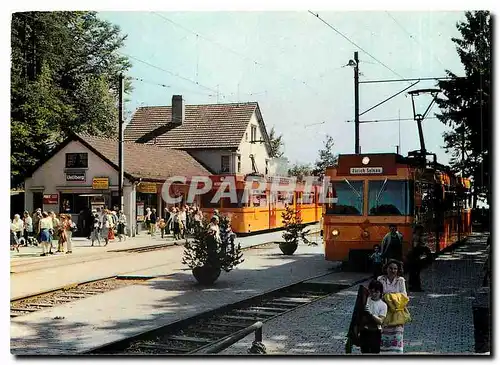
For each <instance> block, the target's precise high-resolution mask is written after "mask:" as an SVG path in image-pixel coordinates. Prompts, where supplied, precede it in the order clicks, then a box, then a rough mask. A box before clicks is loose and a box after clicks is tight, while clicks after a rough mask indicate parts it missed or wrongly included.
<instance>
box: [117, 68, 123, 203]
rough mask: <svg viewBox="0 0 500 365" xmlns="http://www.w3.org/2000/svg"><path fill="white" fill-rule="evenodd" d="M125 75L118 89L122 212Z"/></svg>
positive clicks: (119, 180) (120, 80) (121, 78)
mask: <svg viewBox="0 0 500 365" xmlns="http://www.w3.org/2000/svg"><path fill="white" fill-rule="evenodd" d="M123 80H124V77H123V74H122V73H120V76H119V82H120V85H119V88H118V164H119V168H120V172H119V174H118V195H119V197H120V210H122V211H123V171H124V167H123V160H124V159H123Z"/></svg>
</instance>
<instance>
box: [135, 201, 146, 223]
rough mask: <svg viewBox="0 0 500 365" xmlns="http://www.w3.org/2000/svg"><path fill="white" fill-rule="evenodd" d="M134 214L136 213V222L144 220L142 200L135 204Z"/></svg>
mask: <svg viewBox="0 0 500 365" xmlns="http://www.w3.org/2000/svg"><path fill="white" fill-rule="evenodd" d="M136 213H137V214H136V215H137V221H138V222H143V221H144V202H137V204H136Z"/></svg>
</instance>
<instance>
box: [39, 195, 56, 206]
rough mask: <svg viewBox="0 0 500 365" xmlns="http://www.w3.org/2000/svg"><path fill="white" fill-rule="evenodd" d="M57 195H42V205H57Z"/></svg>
mask: <svg viewBox="0 0 500 365" xmlns="http://www.w3.org/2000/svg"><path fill="white" fill-rule="evenodd" d="M58 203H59V194H43V204H58Z"/></svg>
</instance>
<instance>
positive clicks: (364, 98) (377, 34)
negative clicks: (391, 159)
mask: <svg viewBox="0 0 500 365" xmlns="http://www.w3.org/2000/svg"><path fill="white" fill-rule="evenodd" d="M311 10H312V11H313V12H316V11H315V9H311ZM317 12H318V13H319V15H320V16H321V17H322V18H323V19H325V20H326V21H327V22H328V23H329V24H331V25H332V26H333V27H335V28H336V29H337V30H338V31H340V32H341V33H343V34H344V35H345V36H347V37H348V38H349V39H350V40H352V41H353V42H354V43H356V44H357V45H358V46H360V47H361V48H362V49H363V50H361V49H359V48H357V47H355V46H354V45H353V44H351V43H350V42H349V41H347V40H346V39H345V38H343V37H342V36H340V35H339V34H337V33H336V32H335V31H334V30H332V29H330V28H329V27H327V26H326V25H325V24H323V23H322V22H321V21H320V20H318V19H317V18H315V17H314V16H312V15H311V14H309V13H308V12H307V11H296V12H291V11H289V12H158V13H154V12H101V13H99V14H100V17H101V18H102V19H105V20H108V21H110V22H112V23H114V24H117V25H119V26H120V28H121V29H122V32H123V33H124V34H127V35H128V38H127V40H126V43H125V47H124V48H123V49H122V52H123V53H125V54H127V55H130V56H133V57H135V58H138V59H140V60H141V61H145V62H148V63H150V64H152V65H155V66H157V67H160V68H162V69H163V70H159V69H157V68H154V67H151V66H148V65H146V64H144V63H143V62H140V61H137V60H135V59H131V61H132V64H133V67H132V69H131V70H130V72H129V76H132V77H135V78H141V79H143V80H145V81H147V82H140V81H134V83H133V86H134V91H133V93H132V94H131V95H130V96H129V98H130V101H129V102H128V103H127V104H126V109H127V112H128V117H130V115H131V113H132V112H133V111H134V110H135V109H136V108H137V107H139V106H144V105H170V103H171V96H172V94H182V95H183V96H184V99H185V102H186V103H187V104H208V103H216V102H217V100H219V102H246V101H257V102H259V105H260V108H261V111H262V114H263V117H264V121H265V123H266V125H267V128H268V130H270V129H271V127H273V126H274V127H275V129H276V130H277V131H278V133H280V134H283V137H284V141H285V155H286V156H287V157H288V158H289V159H290V161H292V162H295V161H299V162H310V163H312V162H314V160H315V159H316V158H317V155H318V149H319V148H321V147H322V144H323V140H324V138H325V136H326V135H327V134H330V135H332V136H333V137H334V141H335V146H334V152H335V153H352V152H353V151H354V124H353V123H346V120H352V119H353V118H354V117H353V115H354V86H353V70H352V68H350V67H343V66H345V65H346V64H347V62H348V61H349V59H351V58H353V52H354V51H358V52H359V58H360V61H361V62H360V71H361V73H362V76H361V77H360V80H361V81H363V80H381V79H399V78H401V77H400V76H403V77H404V78H417V77H441V76H444V75H445V72H444V70H445V69H449V70H451V71H453V72H455V73H456V74H458V75H463V68H462V64H461V63H460V60H459V57H458V55H457V53H456V50H455V45H454V43H453V42H452V41H451V38H452V37H459V36H460V35H459V32H458V30H457V29H456V23H457V22H458V21H460V20H463V19H464V14H463V12H461V11H455V12H452V11H449V12H438V11H433V12H422V11H420V12H385V11H378V12H367V11H358V12H341V11H336V12H333V11H317ZM159 15H161V16H162V17H163V18H162V17H160V16H159ZM164 18H166V19H168V20H166V19H164ZM169 20H170V21H169ZM171 21H173V22H175V23H176V24H173V23H172V22H171ZM365 52H366V53H365ZM367 53H369V54H370V55H371V56H373V57H374V58H376V60H374V59H373V58H372V57H370V55H368V54H367ZM377 60H378V61H380V62H382V63H383V64H384V65H385V66H387V67H384V66H383V65H381V64H380V63H378V62H377ZM389 69H390V70H389ZM391 70H392V71H391ZM398 75H400V76H398ZM188 80H190V81H188ZM154 83H158V84H164V85H167V86H169V87H166V88H165V87H160V86H157V85H154ZM406 86H409V83H408V82H406V83H405V82H403V83H385V84H364V85H363V84H362V85H361V86H360V112H363V111H365V110H366V109H368V108H370V107H371V106H373V105H375V104H377V103H378V102H379V101H381V100H383V99H385V98H387V97H389V96H391V95H392V94H394V93H396V92H397V91H400V90H402V89H403V88H405V87H406ZM430 87H434V82H424V81H421V82H420V83H419V84H417V85H416V86H415V87H414V88H430ZM217 90H218V91H219V97H218V98H217ZM429 101H430V99H429V98H428V97H423V99H421V100H420V102H419V104H418V106H419V107H424V108H425V107H426V105H427V104H428V102H429ZM433 111H434V112H437V111H438V109H437V106H435V107H434V109H433ZM398 115H400V116H401V118H412V117H413V115H412V104H411V98H410V97H409V96H406V93H403V94H401V95H399V96H397V97H396V98H394V99H392V100H391V101H389V102H388V103H386V104H384V105H383V106H381V107H378V108H377V109H375V110H373V111H371V112H369V113H367V114H366V115H364V116H362V117H361V120H377V119H394V118H398ZM431 115H433V113H431ZM399 126H400V132H399ZM445 130H446V127H445V126H444V125H442V124H441V123H440V122H439V121H438V120H437V119H428V120H426V121H424V135H425V139H426V147H427V149H428V150H431V151H433V152H436V153H437V154H438V160H439V161H440V162H442V163H447V162H448V156H447V155H446V153H445V151H444V149H442V148H441V146H442V145H443V139H442V133H443V131H445ZM399 133H400V134H401V146H402V152H403V153H404V154H406V153H407V151H409V150H414V149H418V148H419V140H418V133H417V127H416V124H415V122H413V121H403V122H401V123H400V124H399V123H398V122H392V123H390V122H386V123H370V124H362V125H361V129H360V141H361V142H360V144H361V147H362V151H363V152H367V153H368V152H393V151H395V150H396V147H395V146H396V145H397V144H398V140H399Z"/></svg>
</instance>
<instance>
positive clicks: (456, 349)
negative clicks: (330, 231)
mask: <svg viewBox="0 0 500 365" xmlns="http://www.w3.org/2000/svg"><path fill="white" fill-rule="evenodd" d="M485 249H486V238H485V237H484V236H483V237H479V236H473V237H472V238H470V239H469V240H468V242H467V244H465V245H464V246H462V247H459V248H457V249H456V250H455V251H454V252H452V253H447V254H444V255H442V256H440V257H438V258H437V259H436V260H435V261H434V262H433V263H432V265H431V266H430V267H428V268H427V269H425V270H424V271H423V272H422V283H423V288H424V290H425V292H423V293H409V294H410V303H409V310H410V313H411V314H412V317H413V321H412V322H411V323H409V324H407V325H406V326H405V335H404V339H405V353H409V354H433V355H443V354H471V353H473V352H474V326H473V321H472V307H471V304H472V300H473V293H474V290H476V289H478V288H479V286H480V285H481V280H482V277H481V269H482V264H483V263H484V261H485V260H486V255H485ZM367 283H368V281H367V282H366V283H365V284H367ZM357 288H358V287H357V286H354V287H352V288H349V289H346V290H343V291H341V292H339V293H336V294H333V295H331V296H329V297H328V298H326V299H324V300H321V301H318V302H316V303H314V304H312V305H310V306H307V307H304V308H301V309H298V310H296V311H294V312H292V313H290V314H289V315H285V316H282V317H278V318H276V319H274V320H272V321H270V322H267V323H265V324H264V328H263V339H264V344H265V346H266V348H267V353H268V354H296V355H305V354H310V355H319V354H335V355H342V354H345V339H346V333H347V329H348V327H349V323H350V320H351V316H352V309H353V306H354V302H355V300H356V295H357ZM252 340H253V336H248V337H246V338H245V339H243V340H241V341H240V342H238V343H236V344H234V345H233V346H231V347H230V348H228V349H226V350H225V351H223V352H222V353H221V354H224V355H236V354H247V349H248V348H249V347H250V346H251V342H252ZM353 353H355V354H359V353H360V352H359V349H358V348H356V347H354V351H353Z"/></svg>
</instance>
